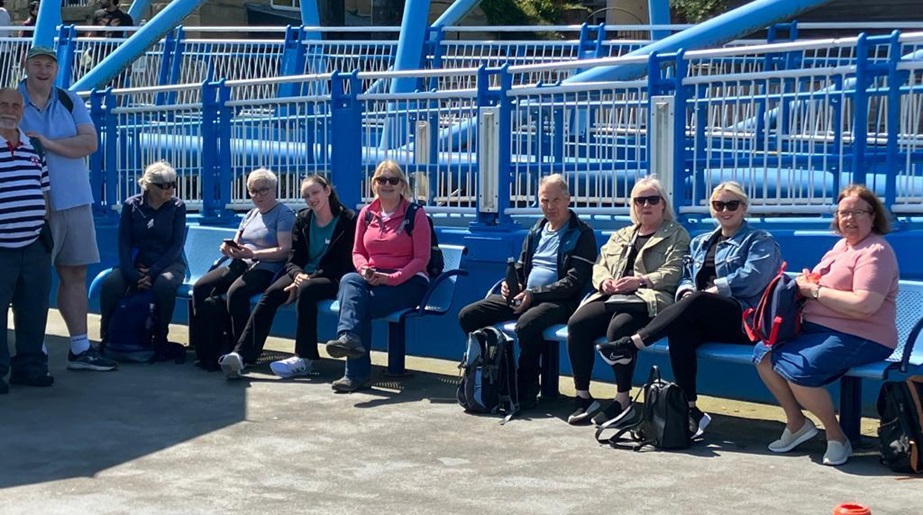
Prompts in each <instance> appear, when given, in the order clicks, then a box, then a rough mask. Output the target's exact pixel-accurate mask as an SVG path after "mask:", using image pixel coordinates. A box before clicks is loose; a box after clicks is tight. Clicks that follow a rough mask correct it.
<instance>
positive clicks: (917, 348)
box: [888, 281, 923, 365]
mask: <svg viewBox="0 0 923 515" xmlns="http://www.w3.org/2000/svg"><path fill="white" fill-rule="evenodd" d="M899 288H900V291H898V294H897V349H895V350H894V353H893V354H891V357H889V358H888V361H895V362H897V361H900V360H901V357H902V356H903V353H904V345H905V343H906V342H907V338H908V337H909V336H910V331H911V330H912V329H913V326H914V325H915V324H916V323H917V321H919V320H920V318H923V282H919V281H901V282H900V286H899ZM919 340H920V338H918V339H917V342H916V343H915V344H914V345H913V354H911V355H910V364H911V365H923V342H920V341H919Z"/></svg>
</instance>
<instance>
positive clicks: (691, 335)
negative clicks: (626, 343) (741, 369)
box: [638, 292, 750, 402]
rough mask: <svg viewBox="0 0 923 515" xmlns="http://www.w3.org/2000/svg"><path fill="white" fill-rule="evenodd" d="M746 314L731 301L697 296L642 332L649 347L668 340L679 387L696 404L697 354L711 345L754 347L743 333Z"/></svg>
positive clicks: (669, 309)
mask: <svg viewBox="0 0 923 515" xmlns="http://www.w3.org/2000/svg"><path fill="white" fill-rule="evenodd" d="M742 321H743V311H742V310H741V309H740V304H739V303H738V302H737V301H736V300H734V299H733V298H731V297H721V296H719V295H716V294H714V293H705V292H695V293H693V294H691V295H687V296H686V297H683V299H682V300H680V301H679V302H677V303H676V304H673V305H671V306H668V307H667V308H665V309H664V310H663V311H661V312H660V313H659V314H658V315H657V316H656V317H654V319H653V320H652V321H651V323H649V324H647V326H646V327H645V328H644V329H641V330H640V331H638V336H640V337H641V340H642V341H643V342H644V344H645V345H650V344H651V343H654V342H656V341H657V340H659V339H661V338H663V337H664V336H666V337H667V339H668V341H669V343H670V364H671V366H672V367H673V377H674V378H675V379H676V384H678V385H679V386H680V388H682V389H683V391H684V392H685V393H686V398H687V399H688V400H689V401H690V402H693V401H695V400H696V399H697V398H698V396H697V395H696V387H695V378H696V373H697V372H698V361H697V358H696V355H695V350H696V349H697V348H698V347H699V346H700V345H702V344H703V343H707V342H721V343H740V344H747V345H749V344H750V340H749V339H748V338H747V335H745V334H744V332H743V327H742Z"/></svg>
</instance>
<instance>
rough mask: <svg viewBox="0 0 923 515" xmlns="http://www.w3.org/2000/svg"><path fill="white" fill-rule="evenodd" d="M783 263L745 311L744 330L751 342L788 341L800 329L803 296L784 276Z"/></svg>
mask: <svg viewBox="0 0 923 515" xmlns="http://www.w3.org/2000/svg"><path fill="white" fill-rule="evenodd" d="M785 266H786V264H785V263H784V262H783V263H782V267H781V268H780V269H779V273H778V274H776V276H775V277H773V278H772V280H771V281H769V285H768V286H766V289H765V290H764V291H763V296H762V297H761V298H760V302H759V304H757V305H756V308H748V309H747V310H746V311H744V320H743V322H744V323H743V325H744V330H746V332H747V336H748V337H749V338H750V341H752V342H754V343H756V342H762V343H764V344H766V345H768V346H770V347H771V346H773V345H775V344H777V343H782V342H784V341H786V340H790V339H792V338H794V337H795V336H798V333H800V332H801V309H802V307H804V299H803V298H802V297H801V294H800V293H799V292H798V283H796V282H795V279H794V278H792V277H790V276H788V275H785Z"/></svg>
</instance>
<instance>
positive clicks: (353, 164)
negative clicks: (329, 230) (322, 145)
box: [330, 72, 365, 209]
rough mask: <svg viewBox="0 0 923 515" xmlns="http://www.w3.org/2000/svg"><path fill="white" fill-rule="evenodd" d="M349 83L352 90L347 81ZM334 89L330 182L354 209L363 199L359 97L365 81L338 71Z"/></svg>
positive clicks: (331, 96) (332, 89)
mask: <svg viewBox="0 0 923 515" xmlns="http://www.w3.org/2000/svg"><path fill="white" fill-rule="evenodd" d="M344 81H348V82H349V84H350V85H349V91H346V88H344V87H343V82H344ZM330 83H331V88H330V105H331V107H332V112H331V113H330V124H331V130H332V133H333V134H332V138H331V147H332V151H331V152H332V153H331V156H330V182H331V183H332V184H334V185H336V187H337V195H339V196H340V201H341V202H342V203H343V205H344V206H346V207H348V208H350V209H354V208H355V207H356V206H358V205H359V204H360V203H361V202H362V179H363V177H364V176H365V170H364V169H363V168H362V103H361V102H359V101H358V100H357V99H356V95H357V94H358V92H359V90H360V88H361V83H360V82H359V78H358V77H357V76H356V74H355V73H352V74H348V75H347V74H341V73H339V72H334V73H333V75H332V76H331V80H330Z"/></svg>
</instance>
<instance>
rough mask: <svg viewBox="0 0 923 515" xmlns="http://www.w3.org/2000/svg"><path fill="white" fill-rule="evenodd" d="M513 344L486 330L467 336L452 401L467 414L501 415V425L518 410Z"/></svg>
mask: <svg viewBox="0 0 923 515" xmlns="http://www.w3.org/2000/svg"><path fill="white" fill-rule="evenodd" d="M514 353H515V351H514V349H513V340H511V339H510V338H509V337H508V336H507V335H505V334H503V332H502V331H500V330H499V329H497V328H496V327H492V326H487V327H484V328H482V329H478V330H477V331H474V332H473V333H470V334H469V335H468V347H467V349H466V351H465V355H464V357H462V361H461V363H459V365H458V368H459V369H460V370H461V372H462V373H461V378H460V379H459V382H458V388H457V389H456V394H455V395H456V399H457V400H458V404H460V405H461V407H463V408H465V411H466V412H468V413H491V414H497V413H501V412H502V413H505V414H506V417H505V418H504V419H503V421H502V422H501V424H503V423H506V422H507V421H508V420H510V419H511V418H512V417H513V415H515V414H516V412H517V411H518V409H519V402H518V400H519V399H518V397H519V396H518V391H517V390H516V360H515V356H514Z"/></svg>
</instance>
